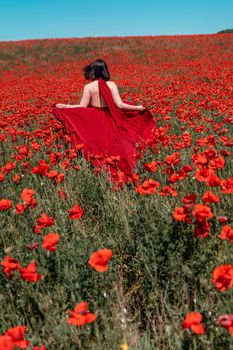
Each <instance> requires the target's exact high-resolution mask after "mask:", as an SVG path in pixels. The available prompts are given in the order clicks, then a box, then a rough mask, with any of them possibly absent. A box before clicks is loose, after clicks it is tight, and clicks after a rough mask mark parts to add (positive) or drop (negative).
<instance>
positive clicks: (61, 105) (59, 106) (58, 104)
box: [56, 103, 66, 108]
mask: <svg viewBox="0 0 233 350" xmlns="http://www.w3.org/2000/svg"><path fill="white" fill-rule="evenodd" d="M56 107H57V108H66V105H65V104H64V103H57V104H56Z"/></svg>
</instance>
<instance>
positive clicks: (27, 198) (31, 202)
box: [21, 188, 36, 206]
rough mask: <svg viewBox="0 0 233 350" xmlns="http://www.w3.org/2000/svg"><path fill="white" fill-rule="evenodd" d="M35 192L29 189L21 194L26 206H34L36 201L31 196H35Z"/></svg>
mask: <svg viewBox="0 0 233 350" xmlns="http://www.w3.org/2000/svg"><path fill="white" fill-rule="evenodd" d="M35 193H36V192H35V191H34V190H31V189H29V188H25V189H24V190H23V191H22V192H21V198H22V199H23V201H24V202H25V203H26V204H27V205H31V206H35V204H36V200H35V199H34V198H33V196H34V195H35Z"/></svg>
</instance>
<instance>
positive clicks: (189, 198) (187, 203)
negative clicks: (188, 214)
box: [182, 193, 197, 207]
mask: <svg viewBox="0 0 233 350" xmlns="http://www.w3.org/2000/svg"><path fill="white" fill-rule="evenodd" d="M196 198H197V196H196V195H195V194H194V193H191V194H190V195H189V196H185V197H183V198H182V202H183V203H185V206H186V207H187V206H188V207H190V206H192V205H193V204H194V203H195V202H196Z"/></svg>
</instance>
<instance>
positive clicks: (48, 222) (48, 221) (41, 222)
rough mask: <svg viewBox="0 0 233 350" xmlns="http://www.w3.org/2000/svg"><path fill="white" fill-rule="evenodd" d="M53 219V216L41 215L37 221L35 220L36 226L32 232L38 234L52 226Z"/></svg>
mask: <svg viewBox="0 0 233 350" xmlns="http://www.w3.org/2000/svg"><path fill="white" fill-rule="evenodd" d="M53 219H54V216H51V217H48V215H47V214H45V213H43V214H41V216H40V217H39V219H37V220H36V221H37V223H38V225H36V226H35V227H34V229H33V231H34V232H36V233H39V234H40V233H41V232H40V230H41V229H43V228H45V227H48V226H53V225H54V221H53Z"/></svg>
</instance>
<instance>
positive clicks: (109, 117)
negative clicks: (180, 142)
mask: <svg viewBox="0 0 233 350" xmlns="http://www.w3.org/2000/svg"><path fill="white" fill-rule="evenodd" d="M97 80H98V83H99V90H100V93H101V94H102V96H103V98H104V100H105V102H106V104H107V107H75V108H61V109H60V108H57V107H56V105H55V104H54V105H53V106H52V111H53V114H54V116H55V117H56V118H57V119H58V120H59V121H60V122H61V123H62V124H63V125H64V126H65V128H66V131H67V133H68V134H69V136H70V138H71V143H72V147H73V148H76V146H77V145H78V144H83V148H82V149H83V154H84V156H85V158H86V159H87V160H89V161H91V162H92V163H93V164H94V165H95V166H105V168H106V164H108V163H110V162H106V158H109V157H111V156H120V159H119V160H118V161H117V165H115V166H110V167H108V170H109V171H110V173H112V174H116V172H117V171H118V170H119V169H120V170H121V171H122V172H124V174H126V177H128V176H131V175H132V174H133V169H134V167H135V165H136V158H135V157H134V154H135V151H136V143H137V144H139V143H140V142H143V141H144V140H146V139H147V138H149V137H150V136H152V134H153V131H154V130H155V129H156V126H155V123H154V121H153V116H152V114H151V112H150V111H149V110H148V109H145V110H143V111H137V110H128V109H125V108H118V107H116V105H115V103H114V101H113V98H112V93H111V90H110V88H109V86H108V85H107V83H106V81H105V80H104V79H102V78H98V79H97ZM94 156H97V157H96V158H94ZM118 158H119V157H118Z"/></svg>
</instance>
